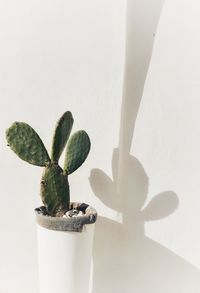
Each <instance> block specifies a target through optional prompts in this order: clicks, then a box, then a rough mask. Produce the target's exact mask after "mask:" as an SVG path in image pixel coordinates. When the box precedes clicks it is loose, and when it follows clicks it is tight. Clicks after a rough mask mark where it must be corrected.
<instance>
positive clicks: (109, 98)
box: [0, 0, 200, 293]
mask: <svg viewBox="0 0 200 293" xmlns="http://www.w3.org/2000/svg"><path fill="white" fill-rule="evenodd" d="M163 4H164V3H163V0H152V1H151V2H150V1H145V0H140V1H139V0H127V1H126V0H119V1H116V0H110V1H105V0H101V1H98V0H85V1H81V0H76V1H69V0H65V1H61V0H58V1H54V0H49V1H45V0H44V1H35V0H34V1H25V0H19V1H17V2H16V1H14V0H8V1H1V3H0V19H1V26H0V39H1V46H0V64H1V70H0V84H1V86H0V122H1V130H0V139H1V151H0V156H1V160H0V161H1V166H2V167H1V177H0V185H1V189H2V191H1V205H0V231H1V242H0V292H1V290H2V292H7V293H25V292H30V293H36V292H38V291H37V263H36V233H35V223H34V213H33V209H34V207H35V206H37V205H39V204H40V198H39V181H40V175H41V172H42V169H40V168H38V167H34V166H30V165H28V164H26V163H25V162H22V161H20V160H19V159H18V158H17V157H16V156H15V155H14V154H13V153H12V152H11V151H10V150H9V149H8V148H7V147H6V142H5V135H4V132H5V129H6V128H7V127H8V126H10V124H11V123H12V121H15V120H19V121H26V122H28V123H29V124H31V125H32V126H33V127H34V128H35V129H36V130H37V131H38V133H39V134H40V135H41V137H42V138H43V140H44V142H45V145H47V147H48V149H50V145H51V135H52V128H53V127H54V124H55V122H56V119H57V118H58V117H59V115H61V114H62V113H63V112H64V111H65V110H68V109H69V110H71V111H72V112H73V115H74V118H75V127H74V129H79V128H83V129H86V130H87V131H88V133H89V135H90V137H91V140H92V151H91V154H90V156H89V158H88V160H87V162H86V163H85V164H84V165H83V166H82V168H80V169H79V171H77V172H76V173H75V174H74V175H72V176H71V177H70V183H71V190H72V199H73V200H83V201H85V202H88V203H90V204H92V205H94V206H95V207H96V208H97V210H98V212H99V214H100V217H99V220H98V223H97V225H96V234H95V242H94V273H93V290H92V293H109V292H114V291H115V292H116V293H121V292H126V293H127V292H137V293H160V292H162V293H168V292H171V293H178V292H181V293H188V292H195V293H196V292H199V290H200V272H199V270H198V268H200V254H199V249H198V248H199V246H200V237H199V235H198V220H200V213H199V205H200V199H199V195H198V192H200V184H199V182H200V181H199V180H198V178H199V177H198V174H199V165H200V164H199V163H200V156H199V155H198V154H199V149H200V148H199V146H200V140H199V135H200V124H199V123H198V116H199V115H198V106H200V99H198V94H199V92H200V88H199V86H200V83H199V80H198V77H199V76H200V74H199V73H200V72H199V71H200V61H199V60H200V58H199V54H200V53H199V52H200V39H199V34H198V31H199V29H200V20H199V12H200V11H199V10H200V5H199V3H198V1H197V0H196V1H195V0H194V1H192V3H191V1H189V0H182V1H180V0H173V1H172V0H168V1H166V3H165V4H164V7H163ZM126 6H127V13H126ZM162 8H163V9H162ZM161 11H162V14H161ZM160 14H161V18H160ZM159 18H160V22H159V26H158V30H157V33H156V35H155V36H154V34H155V32H156V29H157V23H158V21H159ZM154 40H155V43H154ZM125 44H126V46H125ZM153 44H154V50H153V55H152V58H151V54H152V49H153ZM150 61H151V62H150ZM149 66H150V67H149ZM147 73H148V74H147ZM145 81H146V82H145ZM127 203H128V204H127Z"/></svg>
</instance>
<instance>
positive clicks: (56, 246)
mask: <svg viewBox="0 0 200 293" xmlns="http://www.w3.org/2000/svg"><path fill="white" fill-rule="evenodd" d="M73 121H74V120H73V117H72V114H71V112H69V111H67V112H65V113H64V114H63V115H62V117H61V118H60V119H59V121H58V122H57V125H56V128H55V132H54V136H53V143H52V150H51V156H49V155H48V152H47V150H46V148H45V146H44V144H43V142H42V140H41V139H40V137H39V135H38V134H37V133H36V131H35V130H34V129H33V128H32V127H31V126H29V125H28V124H26V123H24V122H14V123H13V124H12V125H11V127H10V128H8V129H7V130H6V139H7V142H8V145H9V146H10V148H11V149H12V150H13V151H14V152H15V153H16V154H17V155H18V156H19V157H20V158H21V159H22V160H24V161H27V162H28V163H30V164H33V165H36V166H41V167H44V172H43V174H42V179H41V184H40V191H41V198H42V202H43V206H41V207H39V208H36V209H35V213H36V222H37V233H38V262H39V283H40V293H79V292H84V293H86V292H88V286H89V277H90V266H91V256H92V243H93V234H94V223H95V221H96V218H97V213H96V210H95V209H94V208H93V207H91V206H89V205H87V204H85V203H75V202H70V189H69V183H68V176H69V175H70V174H71V173H73V172H74V171H75V170H77V169H78V168H79V167H80V166H81V165H82V163H83V162H84V161H85V159H86V158H87V155H88V153H89V151H90V145H91V143H90V139H89V136H88V134H87V133H86V132H85V131H84V130H80V131H77V132H75V133H74V134H73V135H72V136H71V137H70V134H71V130H72V125H73ZM66 145H67V146H66ZM65 146H66V153H65V160H64V167H63V169H62V168H61V167H60V166H59V164H58V162H59V158H60V156H61V154H62V152H63V150H64V148H65ZM89 224H93V225H89Z"/></svg>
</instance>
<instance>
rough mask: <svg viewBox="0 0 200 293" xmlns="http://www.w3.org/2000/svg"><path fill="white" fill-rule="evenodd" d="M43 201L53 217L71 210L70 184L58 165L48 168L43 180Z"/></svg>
mask: <svg viewBox="0 0 200 293" xmlns="http://www.w3.org/2000/svg"><path fill="white" fill-rule="evenodd" d="M41 197H42V201H43V203H44V205H45V207H46V208H47V211H48V213H49V214H50V215H51V216H56V214H57V213H59V212H61V211H63V210H68V209H69V200H70V199H69V183H68V178H67V176H66V175H65V176H64V175H63V170H62V169H61V168H60V167H59V166H58V165H56V164H51V165H49V166H47V167H46V168H45V170H44V173H43V175H42V180H41Z"/></svg>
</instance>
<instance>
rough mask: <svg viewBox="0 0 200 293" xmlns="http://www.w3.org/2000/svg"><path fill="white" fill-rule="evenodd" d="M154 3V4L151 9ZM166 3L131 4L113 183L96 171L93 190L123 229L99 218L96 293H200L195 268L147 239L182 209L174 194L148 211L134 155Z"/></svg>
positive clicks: (137, 0) (132, 0)
mask: <svg viewBox="0 0 200 293" xmlns="http://www.w3.org/2000/svg"><path fill="white" fill-rule="evenodd" d="M150 2H151V3H150ZM162 5H163V1H161V0H153V1H146V0H127V19H128V20H127V49H126V68H125V78H124V95H123V102H122V111H121V129H120V139H119V148H118V149H114V151H113V158H112V171H113V178H109V177H108V176H107V175H106V174H105V173H104V172H103V171H102V170H99V169H93V170H92V171H91V176H90V184H91V187H92V189H93V191H94V193H95V194H96V196H97V197H98V198H99V199H100V200H101V201H102V202H103V203H104V204H105V205H106V206H108V207H110V208H112V209H114V210H116V211H119V212H121V213H122V215H123V223H122V224H119V223H117V222H115V221H112V220H110V219H107V218H104V217H99V218H98V221H97V224H96V232H95V240H94V274H93V291H92V293H110V292H115V293H122V292H124V293H130V292H136V293H147V292H148V293H161V292H162V293H169V292H170V293H179V292H180V293H188V292H191V291H192V292H193V293H196V292H200V272H199V271H198V270H197V269H196V268H195V267H194V266H193V265H192V264H190V263H188V262H186V261H185V260H184V259H182V258H181V257H179V256H178V255H176V254H175V253H173V252H171V251H170V250H168V249H167V248H165V247H164V246H162V245H160V244H159V243H157V242H155V241H153V240H151V239H150V238H148V237H146V236H145V231H144V223H145V221H152V220H158V219H162V218H164V217H167V216H169V215H170V214H171V213H173V212H174V211H175V210H176V208H177V207H178V203H179V201H178V197H177V195H176V194H175V193H174V192H173V191H165V192H162V193H160V194H158V195H156V196H155V197H154V198H153V199H152V200H151V202H150V203H149V204H148V206H147V207H146V208H144V209H143V205H144V204H145V200H146V197H147V193H148V185H149V182H148V176H147V174H146V172H145V170H144V168H143V166H142V165H141V163H140V162H139V161H138V160H137V158H135V157H133V156H131V155H130V147H131V142H132V137H133V133H134V126H135V120H136V117H137V112H138V109H139V105H140V101H141V97H142V93H143V87H144V83H145V79H146V75H147V70H148V67H149V62H150V58H151V52H152V47H153V35H154V33H155V30H156V27H157V22H158V20H159V16H160V12H161V9H162ZM147 20H148V21H147Z"/></svg>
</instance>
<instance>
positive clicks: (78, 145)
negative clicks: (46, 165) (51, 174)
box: [64, 130, 91, 175]
mask: <svg viewBox="0 0 200 293" xmlns="http://www.w3.org/2000/svg"><path fill="white" fill-rule="evenodd" d="M90 145H91V143H90V139H89V136H88V134H87V133H86V132H85V131H84V130H79V131H77V132H75V133H74V134H73V135H72V136H71V138H70V139H69V141H68V144H67V150H66V157H65V163H64V173H65V174H68V175H69V174H71V173H73V172H74V171H75V170H76V169H78V168H79V167H80V166H81V165H82V164H83V162H84V161H85V159H86V158H87V155H88V153H89V151H90Z"/></svg>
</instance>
